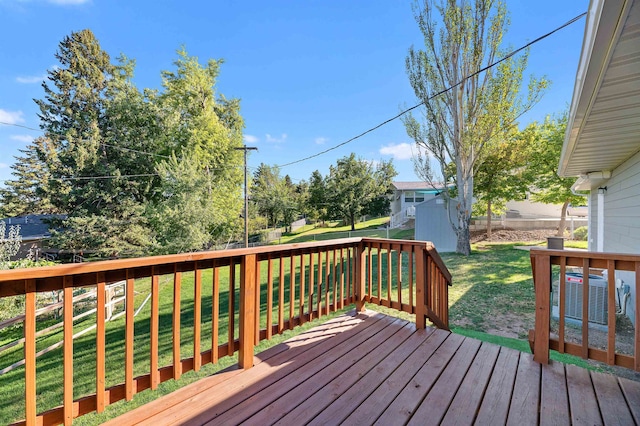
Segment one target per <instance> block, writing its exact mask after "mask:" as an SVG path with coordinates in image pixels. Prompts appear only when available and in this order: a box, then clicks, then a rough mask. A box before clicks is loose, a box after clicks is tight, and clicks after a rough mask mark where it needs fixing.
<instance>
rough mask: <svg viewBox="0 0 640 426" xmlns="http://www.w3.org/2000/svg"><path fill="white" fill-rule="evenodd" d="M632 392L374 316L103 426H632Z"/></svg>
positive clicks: (299, 339)
mask: <svg viewBox="0 0 640 426" xmlns="http://www.w3.org/2000/svg"><path fill="white" fill-rule="evenodd" d="M639 416H640V383H638V382H632V381H629V380H627V379H622V378H617V377H614V376H610V375H606V374H603V373H597V372H589V371H587V370H584V369H581V368H579V367H576V366H571V365H564V364H561V363H559V362H552V363H551V364H549V365H544V366H542V365H540V364H538V363H536V362H534V361H533V359H532V356H531V355H530V354H527V353H520V352H518V351H516V350H513V349H509V348H504V347H499V346H496V345H493V344H490V343H483V342H480V341H477V340H475V339H471V338H466V337H463V336H460V335H457V334H452V333H449V332H447V331H443V330H436V329H431V328H428V329H427V330H416V328H415V324H413V323H409V322H407V321H404V320H399V319H395V318H391V317H388V316H385V315H382V314H378V313H375V312H373V311H367V312H366V313H361V314H358V315H355V314H349V315H343V316H340V317H337V318H334V319H332V320H330V321H328V322H326V323H324V324H322V325H320V326H318V327H316V328H313V329H311V330H308V331H306V332H304V333H301V334H300V335H297V336H295V337H293V338H292V339H290V340H288V341H287V342H285V343H282V344H280V345H276V346H274V347H272V348H270V349H268V350H266V351H264V352H261V353H259V354H257V355H256V356H255V357H254V367H253V368H250V369H248V370H245V371H241V370H238V369H237V368H235V369H234V368H231V369H228V370H226V371H225V372H222V373H218V374H216V375H213V376H211V377H208V378H206V379H203V380H201V381H199V382H196V383H194V384H192V385H189V386H187V387H185V388H183V389H181V390H179V391H176V392H174V393H172V394H169V395H167V396H165V397H162V398H159V399H158V400H156V401H154V402H151V403H149V404H147V405H145V406H143V407H140V408H138V409H136V410H133V411H131V412H130V413H127V414H124V415H122V416H120V417H118V418H116V419H114V420H112V421H111V422H110V423H109V424H111V425H117V426H123V425H129V424H148V425H153V426H161V425H170V424H194V425H195V424H198V425H200V424H212V425H213V424H216V425H217V424H240V423H243V424H247V425H271V424H281V425H291V424H311V425H314V424H316V425H333V424H345V425H369V424H379V425H395V424H420V425H424V424H447V425H449V424H459V425H470V424H506V423H510V424H518V425H522V424H612V425H613V424H621V425H624V424H634V422H635V423H639V422H638V417H639Z"/></svg>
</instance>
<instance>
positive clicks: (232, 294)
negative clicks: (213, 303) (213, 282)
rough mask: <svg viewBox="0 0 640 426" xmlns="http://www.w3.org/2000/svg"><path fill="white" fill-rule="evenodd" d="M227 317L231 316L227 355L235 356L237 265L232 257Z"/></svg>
mask: <svg viewBox="0 0 640 426" xmlns="http://www.w3.org/2000/svg"><path fill="white" fill-rule="evenodd" d="M228 306H229V307H228V312H227V315H228V316H229V330H227V348H228V349H227V354H228V355H233V354H234V353H235V352H236V345H235V337H234V336H235V331H236V324H235V311H236V264H235V259H234V258H233V257H232V258H231V259H230V261H229V305H228Z"/></svg>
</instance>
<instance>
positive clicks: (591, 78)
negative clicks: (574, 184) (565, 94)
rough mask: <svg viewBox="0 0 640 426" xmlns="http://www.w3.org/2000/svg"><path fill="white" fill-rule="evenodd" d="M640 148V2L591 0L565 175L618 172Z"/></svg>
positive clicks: (563, 164) (566, 148) (562, 167)
mask: <svg viewBox="0 0 640 426" xmlns="http://www.w3.org/2000/svg"><path fill="white" fill-rule="evenodd" d="M639 150H640V0H592V2H591V5H590V7H589V14H588V17H587V24H586V28H585V39H584V42H583V47H582V54H581V56H580V64H579V68H578V73H577V76H576V85H575V88H574V93H573V100H572V102H571V110H570V113H569V122H568V124H567V133H566V135H565V141H564V146H563V147H562V154H561V157H560V167H559V172H558V174H559V175H560V176H580V175H586V174H588V173H590V172H595V171H605V170H614V169H615V168H616V167H618V166H619V165H620V164H622V163H623V162H624V161H625V160H627V159H628V158H629V157H631V156H632V155H633V154H635V153H636V152H638V151H639Z"/></svg>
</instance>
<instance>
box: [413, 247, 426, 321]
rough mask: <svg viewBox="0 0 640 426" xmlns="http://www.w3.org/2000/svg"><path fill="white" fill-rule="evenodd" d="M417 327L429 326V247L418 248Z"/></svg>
mask: <svg viewBox="0 0 640 426" xmlns="http://www.w3.org/2000/svg"><path fill="white" fill-rule="evenodd" d="M415 258H416V328H418V329H421V328H422V329H424V328H426V326H427V323H426V322H427V291H426V290H427V282H426V281H427V276H428V275H429V271H427V270H426V268H425V266H426V265H427V249H426V247H422V249H418V250H416V255H415Z"/></svg>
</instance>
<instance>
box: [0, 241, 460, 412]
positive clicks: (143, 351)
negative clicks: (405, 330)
mask: <svg viewBox="0 0 640 426" xmlns="http://www.w3.org/2000/svg"><path fill="white" fill-rule="evenodd" d="M374 278H375V279H374ZM117 281H124V282H125V283H126V285H125V290H124V291H125V307H124V312H123V315H122V317H121V318H118V319H115V320H114V321H110V322H108V321H107V319H106V318H105V311H106V307H107V305H108V303H109V301H108V300H107V297H106V293H105V292H106V288H107V285H108V283H112V282H117ZM450 283H451V275H450V274H449V272H448V270H447V269H446V267H445V265H444V263H443V262H442V260H441V259H440V257H439V255H438V253H437V251H436V250H435V248H434V247H433V245H431V244H430V243H425V242H416V241H395V240H393V241H391V240H383V239H361V238H350V239H341V240H331V241H323V242H311V243H302V244H290V245H281V246H269V247H257V248H249V249H236V250H224V251H213V252H202V253H188V254H178V255H167V256H155V257H145V258H138V259H121V260H111V261H104V262H95V263H82V264H69V265H57V266H49V267H43V268H33V269H23V270H9V271H0V298H8V297H13V298H20V299H21V300H22V303H23V304H24V320H23V323H22V325H20V326H21V327H22V334H23V339H24V340H23V342H24V343H23V344H22V347H20V346H17V347H16V348H15V350H14V351H13V353H11V354H10V355H11V356H7V357H6V358H5V359H7V362H9V363H13V362H16V360H18V361H19V360H20V357H22V361H23V365H24V366H23V367H19V368H17V369H14V370H12V371H10V372H8V373H6V374H5V375H0V381H4V382H7V383H13V384H15V383H18V382H20V383H22V385H23V386H22V389H23V390H22V392H21V393H22V399H20V395H14V398H13V399H12V398H11V396H10V395H5V400H6V401H5V402H4V403H3V402H0V419H2V420H7V421H15V420H16V419H19V418H20V417H22V416H24V417H23V418H24V420H22V421H20V422H18V423H19V424H36V423H39V424H40V423H41V424H59V423H65V424H70V423H72V421H73V419H74V418H76V417H78V416H81V415H84V414H86V413H89V412H93V411H97V412H102V411H103V410H104V409H105V407H106V406H108V405H110V404H113V403H114V402H116V401H119V400H123V399H125V400H131V399H132V398H133V396H134V395H135V394H136V393H139V392H141V391H142V390H145V389H148V388H151V389H156V388H157V387H158V385H159V384H160V383H162V382H164V381H167V380H171V379H179V378H180V377H181V375H182V374H184V373H186V372H188V371H192V370H195V371H198V370H199V369H200V368H201V367H202V366H203V365H205V364H216V363H218V361H219V360H220V359H221V358H222V357H225V356H228V355H234V354H235V353H236V352H237V353H238V364H239V367H240V368H250V367H251V366H252V365H253V351H254V346H255V345H257V344H258V343H259V342H260V341H261V340H265V339H270V338H271V337H272V336H274V335H276V334H280V333H283V332H284V331H285V330H289V329H293V328H294V327H295V326H297V325H300V324H303V323H305V322H307V321H311V320H314V319H316V318H321V317H323V316H326V315H329V314H331V313H332V312H336V311H338V310H340V309H343V308H345V307H347V306H349V305H352V304H356V308H357V309H358V310H362V309H363V308H364V305H365V303H372V304H377V305H382V306H387V307H389V308H392V309H397V310H401V311H404V312H408V313H413V314H416V324H417V326H418V327H424V326H425V322H426V320H427V319H429V320H430V321H431V322H432V323H433V324H434V325H436V326H438V327H442V328H447V327H448V311H447V309H448V300H447V291H448V290H447V287H448V285H449V284H450ZM80 287H87V288H89V289H91V292H92V293H93V294H95V298H91V299H85V300H83V303H94V304H95V308H93V309H92V310H95V313H93V314H92V315H89V316H83V317H82V322H85V321H89V322H90V323H91V327H92V330H91V332H90V333H85V334H83V335H82V336H81V337H79V338H77V339H76V340H75V341H74V327H75V328H76V331H77V329H78V328H82V327H83V324H81V323H80V322H81V321H80V320H79V319H78V316H76V317H75V318H74V310H75V309H76V308H77V306H74V301H73V291H74V289H77V288H80ZM51 291H62V293H63V298H62V308H63V309H62V311H63V315H62V321H63V327H62V330H63V331H62V332H61V333H60V334H55V335H51V336H45V337H42V333H41V331H42V330H43V329H45V328H46V326H47V323H46V321H43V322H42V323H41V321H40V320H38V321H37V322H36V311H37V309H36V299H37V296H38V294H40V293H44V292H51ZM147 301H149V303H147ZM140 311H142V312H143V314H141V315H139V316H136V315H137V314H138V313H139V312H140ZM85 325H86V324H85ZM16 327H18V326H16ZM76 337H78V336H77V333H76ZM56 338H57V339H59V342H60V343H61V344H59V345H58V346H60V347H59V348H58V349H56V350H53V351H51V352H48V353H47V354H46V355H44V356H43V357H41V358H36V354H37V353H38V348H40V347H43V346H45V345H50V344H51V342H52V340H55V339H56ZM9 358H11V359H9ZM114 360H116V361H114ZM112 362H115V364H113V365H112V364H111V363H112ZM122 365H123V366H124V367H123V368H122V367H120V366H122ZM2 368H3V366H0V369H2ZM36 368H37V372H38V374H37V375H36ZM13 388H14V389H15V386H14V387H13ZM14 392H16V391H15V390H14ZM16 400H21V401H22V404H19V403H18V404H16ZM17 407H18V408H17ZM16 409H18V410H19V411H21V412H22V413H23V414H22V416H20V414H19V413H18V414H15V411H16ZM9 411H12V412H14V414H13V415H15V416H16V417H15V418H14V419H10V418H7V417H6V415H7V414H6V413H7V412H9ZM2 413H5V414H4V415H3V414H2Z"/></svg>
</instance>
